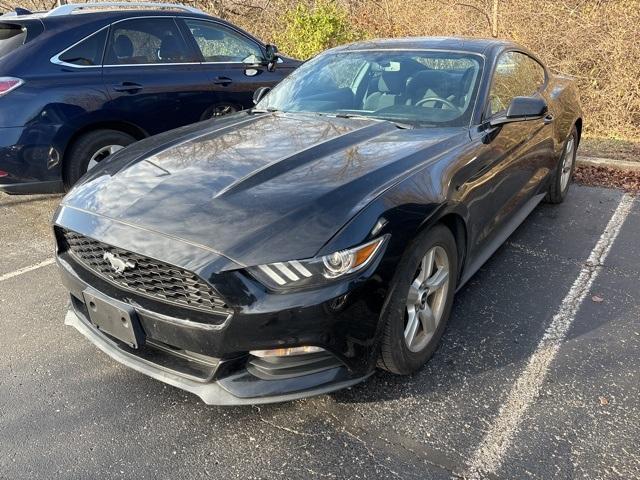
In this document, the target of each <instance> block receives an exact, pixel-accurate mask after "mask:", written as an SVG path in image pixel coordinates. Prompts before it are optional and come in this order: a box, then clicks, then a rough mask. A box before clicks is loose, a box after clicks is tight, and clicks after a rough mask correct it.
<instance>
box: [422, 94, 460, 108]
mask: <svg viewBox="0 0 640 480" xmlns="http://www.w3.org/2000/svg"><path fill="white" fill-rule="evenodd" d="M427 102H438V103H441V104H443V105H446V106H447V107H451V109H453V110H458V111H459V110H460V108H459V107H457V106H455V105H454V104H453V103H451V102H450V101H449V100H447V99H446V98H440V97H428V98H423V99H422V100H418V101H417V102H416V104H415V106H416V107H421V106H423V105H424V104H425V103H427Z"/></svg>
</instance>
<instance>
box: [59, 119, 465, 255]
mask: <svg viewBox="0 0 640 480" xmlns="http://www.w3.org/2000/svg"><path fill="white" fill-rule="evenodd" d="M464 135H466V134H465V133H464V132H463V131H462V130H460V129H456V130H451V129H419V130H418V129H416V130H410V129H409V130H406V129H405V130H403V129H399V128H398V127H396V126H395V125H394V124H393V123H390V122H382V121H377V120H366V119H365V120H356V119H345V118H335V117H326V116H320V115H313V114H282V113H268V114H248V113H243V114H239V115H234V116H233V118H228V119H224V120H222V121H218V122H215V123H209V124H206V125H205V124H200V125H198V126H192V127H189V128H187V129H182V130H181V131H177V132H169V133H168V134H163V135H161V136H158V137H154V138H151V139H148V140H145V141H142V142H139V143H138V144H134V146H132V147H130V148H127V149H125V150H122V151H121V152H119V153H118V154H116V155H115V156H114V157H112V159H110V160H109V161H108V162H105V165H103V166H101V167H98V168H97V169H95V171H92V172H91V173H90V174H89V176H88V177H87V178H86V179H84V180H83V182H82V183H81V184H80V185H78V186H77V187H76V188H74V189H73V190H72V191H71V192H70V193H69V194H68V195H67V197H65V199H64V201H63V204H64V205H66V206H70V207H74V208H78V209H82V210H85V211H89V212H91V213H95V214H98V215H100V216H102V217H108V218H111V219H114V220H117V221H120V222H123V223H126V224H129V225H137V226H141V227H144V228H146V229H150V230H154V231H157V232H160V233H163V234H166V235H170V236H174V237H179V238H183V239H185V240H188V241H190V242H193V243H197V244H200V245H204V246H207V247H208V248H211V249H214V250H215V251H217V252H219V253H221V254H223V255H225V256H227V257H228V258H230V259H232V260H234V261H235V262H237V263H239V264H242V265H255V264H258V263H266V262H272V261H280V260H289V259H302V258H309V257H312V256H314V255H315V254H316V253H317V252H318V250H319V249H320V248H321V247H322V246H323V245H324V244H325V243H326V242H327V241H328V240H329V239H330V238H331V237H332V236H333V235H334V234H335V233H336V232H337V231H338V230H339V229H340V227H342V226H343V225H344V224H345V223H346V222H348V221H349V219H351V218H352V217H353V216H354V215H355V214H356V213H357V212H358V211H359V210H360V209H362V208H363V207H364V206H365V205H366V204H367V203H369V202H370V201H371V200H373V199H374V198H375V197H376V196H378V195H379V194H380V193H381V192H383V191H384V190H385V189H386V188H388V187H389V186H390V185H392V184H393V183H395V182H397V181H398V180H399V179H400V178H402V177H403V176H405V175H407V173H408V172H409V171H411V170H412V169H414V168H417V167H419V166H420V165H421V164H422V163H424V162H427V161H429V159H432V158H434V157H435V156H437V155H438V154H440V153H442V152H443V151H445V150H448V149H449V148H451V146H452V144H453V143H455V142H459V141H461V140H462V138H463V137H464ZM456 137H458V138H456ZM372 226H373V225H372Z"/></svg>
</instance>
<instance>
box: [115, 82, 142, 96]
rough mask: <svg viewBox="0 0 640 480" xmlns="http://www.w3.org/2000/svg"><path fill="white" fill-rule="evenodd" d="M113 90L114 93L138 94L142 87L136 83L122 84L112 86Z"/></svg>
mask: <svg viewBox="0 0 640 480" xmlns="http://www.w3.org/2000/svg"><path fill="white" fill-rule="evenodd" d="M113 89H114V90H115V91H116V92H128V93H135V92H139V91H140V90H142V85H140V84H138V83H134V82H122V83H121V84H119V85H114V86H113Z"/></svg>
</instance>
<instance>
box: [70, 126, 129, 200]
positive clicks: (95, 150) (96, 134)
mask: <svg viewBox="0 0 640 480" xmlns="http://www.w3.org/2000/svg"><path fill="white" fill-rule="evenodd" d="M135 141H136V139H135V138H133V137H132V136H131V135H128V134H126V133H123V132H119V131H117V130H95V131H93V132H89V133H86V134H84V135H82V136H81V137H80V138H78V139H77V140H76V142H75V143H74V144H73V145H72V146H71V148H70V150H69V152H68V154H67V155H66V156H65V160H64V169H63V174H64V185H65V188H66V189H67V190H68V189H70V188H71V187H72V186H73V185H74V184H75V183H76V182H77V181H78V180H79V179H80V177H82V176H83V175H84V174H85V173H87V172H88V171H89V170H91V169H92V168H93V167H95V166H96V165H98V163H100V162H101V161H102V160H104V159H105V158H107V157H109V156H110V155H113V154H114V153H116V152H117V151H118V150H121V149H123V148H124V147H126V146H127V145H130V144H132V143H133V142H135Z"/></svg>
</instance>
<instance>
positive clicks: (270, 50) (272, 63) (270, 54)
mask: <svg viewBox="0 0 640 480" xmlns="http://www.w3.org/2000/svg"><path fill="white" fill-rule="evenodd" d="M264 48H265V60H266V61H267V70H269V71H270V72H273V71H274V70H275V69H276V64H277V63H278V47H276V46H275V45H271V44H267V45H265V47H264Z"/></svg>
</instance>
